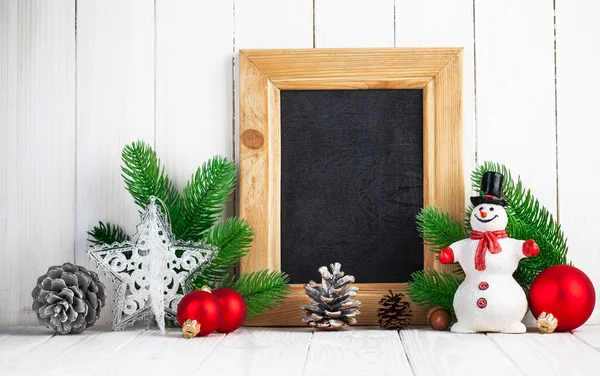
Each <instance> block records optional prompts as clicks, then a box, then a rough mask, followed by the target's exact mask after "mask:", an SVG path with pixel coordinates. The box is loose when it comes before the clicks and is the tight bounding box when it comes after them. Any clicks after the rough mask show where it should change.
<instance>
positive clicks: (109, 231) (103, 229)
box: [88, 222, 130, 245]
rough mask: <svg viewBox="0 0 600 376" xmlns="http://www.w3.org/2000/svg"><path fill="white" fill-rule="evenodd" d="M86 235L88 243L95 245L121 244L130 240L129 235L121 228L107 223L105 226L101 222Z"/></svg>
mask: <svg viewBox="0 0 600 376" xmlns="http://www.w3.org/2000/svg"><path fill="white" fill-rule="evenodd" d="M88 235H89V236H90V237H89V238H88V241H89V242H90V243H92V244H96V245H101V244H114V243H122V242H124V241H126V240H130V239H129V235H127V234H126V233H125V231H123V229H122V228H120V227H119V226H115V225H111V224H110V223H108V222H107V223H106V225H105V224H104V223H103V222H100V223H98V225H97V226H94V227H93V228H92V230H91V231H88Z"/></svg>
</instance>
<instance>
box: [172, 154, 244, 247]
mask: <svg viewBox="0 0 600 376" xmlns="http://www.w3.org/2000/svg"><path fill="white" fill-rule="evenodd" d="M234 183H235V164H234V163H233V162H231V161H229V160H227V159H226V158H223V157H220V156H216V157H214V158H212V159H210V160H209V161H207V162H206V163H204V164H203V165H202V167H200V168H198V170H197V171H196V174H195V175H194V176H192V179H191V180H190V181H189V182H188V184H187V186H186V187H185V189H184V190H183V202H182V205H183V223H182V224H181V227H178V228H177V230H178V231H177V232H176V235H178V236H179V238H180V239H183V240H197V239H199V238H201V237H202V235H203V234H204V233H205V232H206V231H207V230H208V229H209V228H210V227H211V226H212V225H213V224H215V222H216V221H217V220H218V219H219V218H220V217H221V212H222V211H223V205H224V204H225V203H226V202H227V201H228V200H229V198H230V196H231V194H232V193H233V190H234Z"/></svg>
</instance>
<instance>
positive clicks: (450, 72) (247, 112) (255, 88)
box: [239, 48, 464, 326]
mask: <svg viewBox="0 0 600 376" xmlns="http://www.w3.org/2000/svg"><path fill="white" fill-rule="evenodd" d="M461 59H462V49H459V48H447V49H369V50H360V49H322V50H302V49H299V50H243V51H240V81H239V82H240V132H241V137H240V139H241V141H242V144H241V145H240V193H239V195H240V206H239V207H240V215H241V216H242V217H243V218H246V219H248V220H249V221H250V223H251V224H252V226H253V228H254V229H255V238H254V244H253V245H252V248H251V250H250V252H249V254H248V255H247V256H246V257H245V258H244V259H243V260H242V262H241V271H242V272H251V271H255V270H260V269H263V268H268V269H275V270H279V269H280V267H281V265H280V253H281V249H280V243H279V242H280V240H279V238H280V233H279V222H280V218H279V213H280V206H281V203H280V191H279V182H280V180H279V179H280V176H279V175H280V171H279V167H280V165H279V164H280V161H279V159H280V155H279V154H280V153H279V148H280V138H279V127H280V124H279V119H280V113H279V106H278V105H277V103H278V95H279V94H278V93H279V91H278V89H277V88H276V86H277V84H278V80H281V81H282V82H291V81H297V82H298V83H300V82H302V81H303V80H305V79H308V80H311V81H314V80H316V79H319V80H322V81H323V82H326V81H327V80H328V79H333V80H334V85H336V84H338V83H339V82H340V80H341V79H344V78H347V79H349V80H352V81H360V80H363V79H366V80H378V81H381V82H385V81H386V80H387V79H390V78H391V79H398V78H424V77H430V78H431V80H430V81H431V82H432V84H431V85H429V86H427V91H428V92H427V95H425V96H424V98H426V99H428V100H434V104H433V105H431V104H429V103H424V108H425V109H426V111H429V112H428V114H427V116H426V117H425V119H427V121H428V122H429V123H427V124H426V125H425V130H426V131H427V132H430V133H429V134H428V135H426V136H425V137H424V140H427V141H430V142H432V143H433V148H431V145H428V146H427V147H426V149H427V154H426V156H425V158H433V159H434V161H435V162H434V164H433V165H432V164H430V163H428V162H427V161H425V162H424V165H425V166H427V170H426V171H425V172H427V173H428V174H429V176H433V180H434V181H435V182H444V184H436V185H432V184H430V183H428V181H426V182H425V185H426V186H428V187H429V188H432V187H433V188H435V191H431V190H429V191H428V192H427V195H426V196H424V197H425V198H426V199H427V200H428V201H426V202H424V205H425V206H427V205H438V206H441V207H443V208H445V209H446V210H448V211H449V212H450V213H451V214H452V215H454V216H456V217H460V216H461V215H462V212H463V210H464V201H463V200H462V197H463V192H464V181H463V176H462V133H461V132H462V107H461V102H462V89H461V86H462V60H461ZM436 69H437V70H436ZM296 88H297V89H302V86H300V85H298V86H297V87H296ZM275 119H276V120H275ZM246 132H249V133H246ZM256 140H258V141H256ZM244 142H245V143H244ZM258 145H260V146H258ZM426 179H429V177H427V178H426ZM425 260H426V261H427V262H428V264H425V265H424V266H425V267H430V266H431V263H432V262H433V259H432V258H431V255H429V257H426V258H425ZM438 268H440V267H439V266H438ZM440 269H442V270H447V269H446V268H445V267H444V268H440ZM357 286H358V287H359V288H361V289H362V290H363V293H364V292H367V291H369V292H370V293H371V294H372V295H371V296H370V297H369V298H368V300H365V307H363V310H365V309H366V311H364V312H363V314H364V316H363V317H361V320H362V323H363V324H366V325H374V324H376V316H374V313H375V305H376V303H377V301H378V300H379V299H380V298H381V296H382V295H383V294H384V293H386V292H387V290H388V289H387V288H384V287H383V285H380V286H379V287H378V286H377V284H357ZM395 287H396V288H401V287H400V286H399V285H396V286H395ZM293 288H295V289H296V290H294V291H295V293H296V294H299V292H301V291H302V290H301V288H302V287H301V285H294V286H293ZM394 291H396V290H394ZM399 291H403V289H402V290H399ZM362 298H363V299H367V297H366V295H363V297H362ZM297 299H301V298H300V297H299V296H297ZM297 299H296V298H293V297H290V298H289V299H288V300H287V301H286V302H285V303H283V304H282V305H281V306H280V307H279V308H277V309H276V310H272V311H270V312H268V313H266V314H264V315H262V316H261V317H258V318H253V319H249V320H246V322H245V325H277V326H281V325H284V326H290V325H292V326H293V325H299V321H298V315H299V313H297V307H298V304H297V303H298V300H297ZM370 307H372V309H371V308H370ZM365 313H366V314H365ZM419 314H421V315H420V316H418V317H417V316H415V323H424V314H423V312H419Z"/></svg>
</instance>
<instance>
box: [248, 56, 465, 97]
mask: <svg viewBox="0 0 600 376" xmlns="http://www.w3.org/2000/svg"><path fill="white" fill-rule="evenodd" d="M460 50H461V49H460V48H426V49H425V48H377V49H368V50H365V49H360V48H343V49H339V48H322V49H316V50H313V49H295V50H294V49H291V50H243V51H241V52H240V54H242V53H243V54H244V55H246V57H247V58H248V59H249V60H250V61H252V63H253V64H254V65H256V66H257V67H259V69H260V71H261V72H262V73H263V74H264V75H265V76H267V77H268V78H269V80H270V81H271V82H273V83H274V84H275V86H278V85H279V82H285V83H286V84H289V82H291V81H297V82H298V86H297V87H296V88H297V89H300V88H301V82H303V81H309V82H314V81H316V80H321V81H323V82H327V81H328V80H332V81H333V82H334V83H338V82H339V81H340V80H348V81H350V82H362V81H366V82H372V81H380V82H385V81H388V80H391V81H397V80H400V79H410V80H421V81H419V82H422V83H425V82H428V81H429V80H431V79H432V78H433V77H435V76H436V75H437V74H438V72H440V70H441V69H442V68H444V67H445V66H446V65H447V64H448V62H449V61H451V60H452V59H453V58H454V57H455V56H456V55H457V54H458V53H459V52H460ZM427 78H429V80H427Z"/></svg>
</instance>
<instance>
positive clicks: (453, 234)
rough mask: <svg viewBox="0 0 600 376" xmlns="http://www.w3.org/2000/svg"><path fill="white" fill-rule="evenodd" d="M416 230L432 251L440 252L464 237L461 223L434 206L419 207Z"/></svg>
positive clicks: (465, 232)
mask: <svg viewBox="0 0 600 376" xmlns="http://www.w3.org/2000/svg"><path fill="white" fill-rule="evenodd" d="M417 230H418V231H419V233H420V235H421V237H422V238H423V240H424V241H425V244H427V245H428V246H429V247H430V248H431V250H432V251H434V252H440V251H441V250H442V249H444V248H446V247H447V246H449V245H450V244H452V243H454V242H456V241H459V240H461V239H464V238H466V237H467V236H468V235H467V231H466V229H465V226H464V224H463V223H461V222H459V221H457V220H455V219H454V218H452V217H451V216H450V214H448V213H447V212H445V211H444V210H442V209H441V208H438V207H435V206H429V207H427V208H424V209H421V211H420V212H419V214H417Z"/></svg>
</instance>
